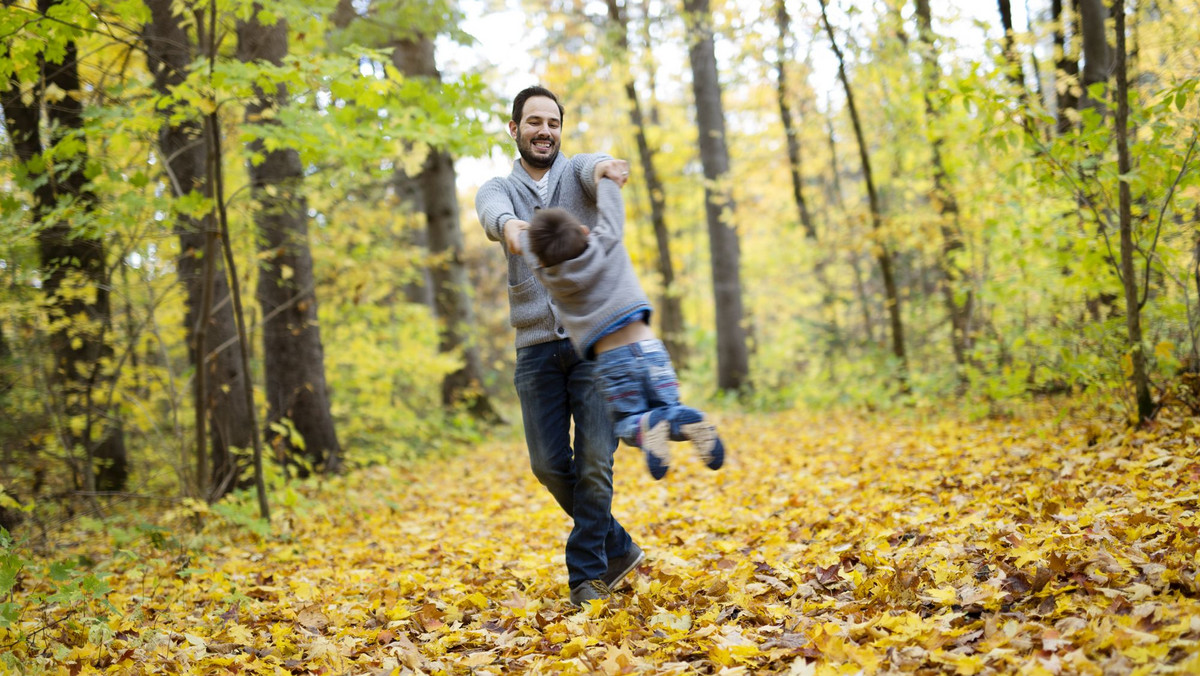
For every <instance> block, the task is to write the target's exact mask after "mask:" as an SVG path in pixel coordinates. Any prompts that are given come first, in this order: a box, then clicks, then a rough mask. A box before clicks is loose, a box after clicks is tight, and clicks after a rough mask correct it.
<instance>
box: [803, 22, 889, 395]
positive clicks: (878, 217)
mask: <svg viewBox="0 0 1200 676" xmlns="http://www.w3.org/2000/svg"><path fill="white" fill-rule="evenodd" d="M820 2H821V21H822V22H823V23H824V24H825V32H826V33H827V34H828V35H829V44H830V45H831V46H832V48H833V53H834V56H836V57H837V60H838V78H839V79H840V80H841V81H842V87H843V89H845V91H846V107H847V108H848V109H849V112H850V121H851V122H852V123H853V125H854V136H855V138H856V139H857V141H858V155H859V159H860V160H861V162H862V169H863V180H864V181H865V182H866V185H867V202H868V204H869V205H870V209H871V228H872V230H873V231H874V232H875V234H876V236H877V237H879V238H880V239H879V241H877V242H875V249H876V255H875V257H876V260H877V261H878V262H879V273H880V275H881V276H882V277H883V292H884V297H885V298H886V299H887V311H888V318H889V319H890V321H891V329H892V332H891V333H892V355H893V356H894V357H896V360H897V361H898V362H899V364H900V374H899V380H900V386H901V388H902V389H903V390H904V391H906V392H907V391H908V388H909V385H908V354H907V353H906V352H905V347H904V321H903V314H902V312H901V307H900V294H899V291H898V289H897V287H896V278H895V275H894V273H893V271H892V254H891V251H890V250H889V249H888V246H887V242H884V241H883V240H882V233H883V213H882V210H881V208H880V206H879V194H878V192H877V191H876V190H875V179H874V177H873V176H872V174H871V156H870V153H869V152H868V151H867V141H866V138H865V136H864V134H863V130H862V122H861V120H860V118H859V116H858V108H857V107H856V106H855V104H854V91H853V89H852V88H851V87H850V77H849V75H847V74H846V58H845V55H844V54H842V50H841V47H839V46H838V43H837V38H835V37H834V35H833V25H832V24H830V23H829V15H828V13H827V11H826V2H825V0H820Z"/></svg>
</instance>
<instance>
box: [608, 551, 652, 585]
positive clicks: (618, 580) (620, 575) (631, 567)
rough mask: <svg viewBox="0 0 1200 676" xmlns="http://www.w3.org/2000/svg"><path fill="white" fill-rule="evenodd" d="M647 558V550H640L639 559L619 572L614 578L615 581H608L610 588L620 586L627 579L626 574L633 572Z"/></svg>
mask: <svg viewBox="0 0 1200 676" xmlns="http://www.w3.org/2000/svg"><path fill="white" fill-rule="evenodd" d="M645 560H646V552H638V557H637V559H636V560H635V561H634V562H633V563H631V564H629V566H627V567H626V568H625V570H623V571H621V572H620V573H618V574H617V576H616V577H614V578H613V581H612V582H610V583H608V588H609V589H616V588H617V587H618V586H620V584H621V583H622V582H624V581H625V576H626V575H629V574H630V573H632V572H633V570H634V569H635V568H637V567H638V566H640V565H642V562H643V561H645Z"/></svg>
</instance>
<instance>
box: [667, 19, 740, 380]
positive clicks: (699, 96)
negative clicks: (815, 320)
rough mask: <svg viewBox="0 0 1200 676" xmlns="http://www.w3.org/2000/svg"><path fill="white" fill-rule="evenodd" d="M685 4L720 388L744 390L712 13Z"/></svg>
mask: <svg viewBox="0 0 1200 676" xmlns="http://www.w3.org/2000/svg"><path fill="white" fill-rule="evenodd" d="M683 5H684V12H685V13H686V14H687V21H688V24H689V26H691V27H692V28H691V30H690V31H689V35H690V36H691V39H690V41H689V43H688V60H689V61H690V63H691V67H692V91H693V94H694V96H695V99H696V122H697V126H698V128H699V133H700V161H701V164H703V166H704V204H705V218H706V220H707V222H708V243H709V252H710V256H711V258H712V279H713V297H714V300H715V302H716V313H717V387H719V388H720V389H722V390H740V389H742V388H744V387H747V386H749V384H750V382H749V375H750V356H749V352H748V351H747V345H746V328H745V326H744V325H743V321H744V312H743V307H742V282H741V269H740V266H741V262H740V259H741V250H740V244H739V241H738V235H737V231H736V230H734V228H733V227H732V225H731V224H730V222H729V221H730V219H731V218H732V216H733V213H734V203H733V196H732V195H731V194H730V190H729V186H728V185H727V182H728V175H729V150H728V148H727V147H726V145H725V112H724V109H723V107H722V105H721V86H720V82H719V81H718V77H717V58H716V53H715V49H714V42H713V30H712V13H711V11H710V9H709V3H708V0H684V3H683Z"/></svg>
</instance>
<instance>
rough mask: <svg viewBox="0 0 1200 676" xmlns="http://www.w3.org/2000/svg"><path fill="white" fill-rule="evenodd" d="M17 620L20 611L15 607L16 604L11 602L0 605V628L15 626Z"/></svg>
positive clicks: (19, 617) (19, 616)
mask: <svg viewBox="0 0 1200 676" xmlns="http://www.w3.org/2000/svg"><path fill="white" fill-rule="evenodd" d="M19 619H21V609H20V608H18V607H17V604H15V603H13V602H11V601H9V602H6V603H0V628H4V627H7V626H9V625H12V624H16V622H17V620H19Z"/></svg>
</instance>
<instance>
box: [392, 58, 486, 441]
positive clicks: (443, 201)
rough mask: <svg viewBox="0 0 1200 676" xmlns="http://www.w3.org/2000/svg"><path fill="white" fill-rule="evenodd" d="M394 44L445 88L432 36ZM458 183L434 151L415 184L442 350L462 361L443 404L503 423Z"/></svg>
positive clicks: (408, 66)
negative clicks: (482, 338) (490, 375)
mask: <svg viewBox="0 0 1200 676" xmlns="http://www.w3.org/2000/svg"><path fill="white" fill-rule="evenodd" d="M391 46H392V48H393V51H392V62H393V64H394V65H395V66H396V68H398V69H399V70H400V71H402V72H403V73H405V74H406V75H408V76H410V77H418V78H424V79H426V80H427V81H428V82H429V83H430V85H431V86H435V87H437V86H440V85H441V80H442V76H441V73H439V72H438V69H437V62H436V61H435V59H434V46H433V40H432V39H430V38H429V37H428V36H427V35H424V34H416V35H414V37H413V38H412V39H400V40H396V41H394V42H393V43H392V45H391ZM457 180H458V179H457V176H456V174H455V171H454V159H453V158H451V157H450V154H449V153H447V152H445V151H443V150H439V149H436V148H430V149H429V155H428V157H427V158H426V160H425V165H424V167H422V169H421V174H420V176H418V177H417V179H416V182H417V186H419V188H420V194H421V202H422V205H423V206H424V210H425V229H426V237H427V241H428V244H429V255H430V265H429V274H430V280H431V282H432V286H433V302H434V310H435V312H436V313H437V319H438V350H439V351H440V352H442V353H446V354H453V353H458V354H459V355H461V358H462V366H461V367H459V368H458V369H457V370H455V371H454V372H452V373H449V374H447V375H446V376H445V378H443V379H442V404H443V405H445V406H447V407H453V406H460V405H461V406H466V408H467V410H468V411H469V412H470V413H471V415H472V416H473V417H475V418H476V419H478V420H482V421H486V422H498V421H499V420H500V416H499V414H498V413H497V412H496V410H495V408H494V407H493V406H492V403H491V400H490V399H489V398H488V394H487V392H486V390H485V389H484V387H483V375H484V374H483V361H482V360H481V359H480V357H479V348H478V347H477V346H476V345H475V343H474V341H473V339H472V337H471V336H472V332H473V331H474V330H475V328H476V321H475V309H474V307H473V306H472V304H471V295H470V288H471V281H470V278H469V276H468V274H467V268H466V265H465V264H464V263H463V248H464V245H463V236H462V228H461V227H460V222H461V221H460V218H459V213H458V188H457Z"/></svg>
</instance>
